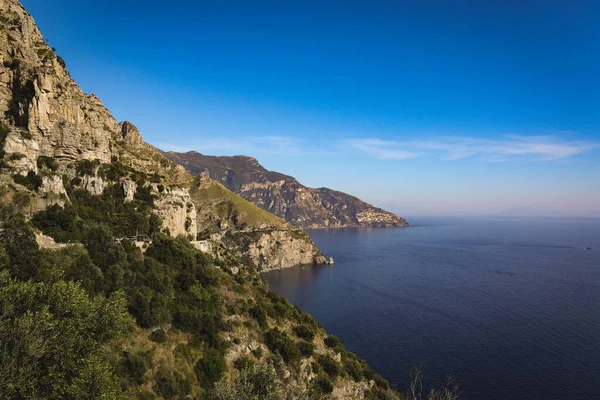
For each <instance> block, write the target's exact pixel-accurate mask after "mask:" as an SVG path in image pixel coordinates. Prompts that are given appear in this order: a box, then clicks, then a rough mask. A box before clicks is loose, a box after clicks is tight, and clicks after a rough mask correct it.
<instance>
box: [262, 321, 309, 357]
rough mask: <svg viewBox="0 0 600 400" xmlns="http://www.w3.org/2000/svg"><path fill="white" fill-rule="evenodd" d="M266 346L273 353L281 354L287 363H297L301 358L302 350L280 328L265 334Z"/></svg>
mask: <svg viewBox="0 0 600 400" xmlns="http://www.w3.org/2000/svg"><path fill="white" fill-rule="evenodd" d="M265 344H266V345H267V347H268V348H269V349H270V350H271V351H272V352H274V353H277V354H279V355H280V356H281V358H283V360H284V361H285V362H286V363H295V362H296V361H298V359H299V358H300V350H298V347H296V344H295V343H294V341H293V340H292V339H291V338H290V337H289V336H288V335H287V333H285V332H283V331H280V330H279V328H274V329H271V330H270V331H268V332H267V333H265Z"/></svg>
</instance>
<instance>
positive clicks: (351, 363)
mask: <svg viewBox="0 0 600 400" xmlns="http://www.w3.org/2000/svg"><path fill="white" fill-rule="evenodd" d="M344 369H345V370H346V372H347V373H348V375H350V376H351V377H352V379H354V381H355V382H360V381H361V380H362V378H363V369H362V366H361V365H360V363H359V362H358V361H356V360H352V359H346V360H344Z"/></svg>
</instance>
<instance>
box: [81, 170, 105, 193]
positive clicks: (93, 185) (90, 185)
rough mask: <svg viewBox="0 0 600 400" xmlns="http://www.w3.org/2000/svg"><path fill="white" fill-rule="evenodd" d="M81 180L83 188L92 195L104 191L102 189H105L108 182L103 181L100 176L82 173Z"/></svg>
mask: <svg viewBox="0 0 600 400" xmlns="http://www.w3.org/2000/svg"><path fill="white" fill-rule="evenodd" d="M82 182H83V185H82V186H83V188H84V189H85V190H87V191H88V192H90V194H93V195H101V194H102V193H104V189H106V186H107V184H108V182H104V180H103V179H102V177H100V176H92V175H84V176H83V179H82Z"/></svg>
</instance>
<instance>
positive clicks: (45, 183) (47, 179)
mask: <svg viewBox="0 0 600 400" xmlns="http://www.w3.org/2000/svg"><path fill="white" fill-rule="evenodd" d="M40 192H42V193H54V194H57V195H62V196H65V197H67V199H68V196H67V191H66V190H65V187H64V185H63V180H62V178H61V177H60V176H58V175H52V176H44V177H42V186H41V187H40Z"/></svg>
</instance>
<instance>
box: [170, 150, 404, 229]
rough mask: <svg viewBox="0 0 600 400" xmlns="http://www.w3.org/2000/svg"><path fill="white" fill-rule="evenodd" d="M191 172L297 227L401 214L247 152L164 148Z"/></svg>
mask: <svg viewBox="0 0 600 400" xmlns="http://www.w3.org/2000/svg"><path fill="white" fill-rule="evenodd" d="M163 155H164V156H165V157H167V158H169V159H170V160H172V161H174V162H176V163H178V164H180V165H182V166H183V167H185V169H186V170H188V171H189V172H190V173H192V174H194V175H197V174H200V173H203V172H206V173H207V174H208V175H209V176H210V177H211V178H212V179H215V180H217V181H218V182H221V183H222V184H223V185H225V186H226V187H227V188H228V189H229V190H231V191H233V192H235V193H237V194H239V195H240V196H242V197H243V198H244V199H246V200H248V201H250V202H251V203H253V204H255V205H257V206H258V207H260V208H262V209H263V210H266V211H269V212H271V213H273V214H275V215H277V216H279V217H281V218H284V219H285V220H287V221H289V222H290V223H292V224H293V225H295V226H297V227H301V228H340V227H378V228H380V227H401V226H407V225H408V223H407V222H406V220H405V219H404V218H401V217H398V216H397V215H395V214H393V213H391V212H388V211H385V210H382V209H381V208H377V207H374V206H372V205H370V204H368V203H365V202H364V201H362V200H360V199H358V198H356V197H354V196H351V195H349V194H346V193H342V192H338V191H336V190H331V189H328V188H318V189H312V188H308V187H306V186H304V185H302V184H301V183H300V182H298V181H297V180H296V179H295V178H293V177H291V176H288V175H284V174H281V173H279V172H274V171H268V170H266V169H265V168H264V167H263V166H262V165H260V164H259V163H258V161H257V160H256V159H254V158H252V157H247V156H233V157H216V156H205V155H203V154H200V153H197V152H195V151H191V152H187V153H176V152H163Z"/></svg>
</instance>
